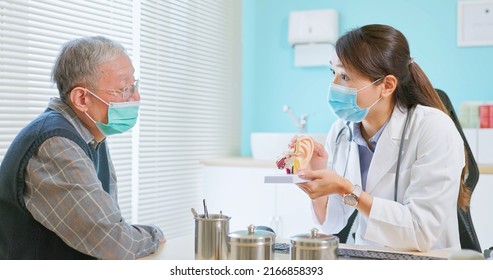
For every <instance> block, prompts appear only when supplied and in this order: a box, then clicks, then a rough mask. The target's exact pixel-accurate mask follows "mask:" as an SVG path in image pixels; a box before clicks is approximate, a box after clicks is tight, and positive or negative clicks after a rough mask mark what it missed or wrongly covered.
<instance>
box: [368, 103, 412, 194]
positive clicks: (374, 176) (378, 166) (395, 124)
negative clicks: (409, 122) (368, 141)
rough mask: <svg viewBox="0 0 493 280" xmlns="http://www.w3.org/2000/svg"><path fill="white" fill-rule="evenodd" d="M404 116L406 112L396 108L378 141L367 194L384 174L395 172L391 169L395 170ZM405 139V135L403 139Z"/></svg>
mask: <svg viewBox="0 0 493 280" xmlns="http://www.w3.org/2000/svg"><path fill="white" fill-rule="evenodd" d="M406 114H407V110H404V111H401V109H399V108H398V107H397V106H396V107H395V108H394V111H393V112H392V117H391V118H390V120H389V123H388V124H387V126H386V127H385V129H384V131H383V132H382V135H381V136H380V138H379V139H378V142H377V146H376V148H375V153H374V155H373V158H372V160H371V163H370V168H369V170H368V177H367V179H366V191H367V192H370V193H371V191H372V190H373V189H374V188H375V186H377V185H378V183H379V182H380V180H382V178H383V177H384V176H385V175H386V174H388V173H389V172H395V170H392V168H394V169H395V166H396V163H397V157H398V153H399V144H400V140H401V136H402V130H403V129H404V123H405V121H406ZM407 137H408V136H407V135H406V136H405V138H407Z"/></svg>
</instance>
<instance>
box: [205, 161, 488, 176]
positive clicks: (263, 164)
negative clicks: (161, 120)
mask: <svg viewBox="0 0 493 280" xmlns="http://www.w3.org/2000/svg"><path fill="white" fill-rule="evenodd" d="M200 163H201V164H203V165H205V166H223V167H254V168H276V164H275V162H270V161H266V160H256V159H253V158H251V157H228V158H216V159H207V160H201V161H200ZM478 166H479V172H480V173H481V174H493V164H492V163H482V164H478Z"/></svg>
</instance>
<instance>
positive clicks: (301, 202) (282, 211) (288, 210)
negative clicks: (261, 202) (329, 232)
mask: <svg viewBox="0 0 493 280" xmlns="http://www.w3.org/2000/svg"><path fill="white" fill-rule="evenodd" d="M275 188H276V201H277V202H276V204H277V205H276V206H277V207H276V217H275V220H274V221H275V223H276V228H277V234H278V236H281V237H284V238H290V237H292V236H293V235H296V234H301V233H305V234H308V233H310V230H311V229H312V228H314V227H315V228H318V229H319V230H321V227H320V226H318V225H317V224H316V223H315V221H314V220H313V217H312V209H311V199H310V198H309V197H308V195H307V194H305V193H304V192H303V191H302V190H301V189H300V188H299V187H298V186H296V185H295V184H278V185H276V186H275Z"/></svg>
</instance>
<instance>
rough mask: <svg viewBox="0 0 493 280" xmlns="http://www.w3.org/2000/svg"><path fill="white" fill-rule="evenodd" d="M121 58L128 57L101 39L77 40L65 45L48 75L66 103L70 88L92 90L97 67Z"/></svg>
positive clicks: (97, 72) (108, 40)
mask: <svg viewBox="0 0 493 280" xmlns="http://www.w3.org/2000/svg"><path fill="white" fill-rule="evenodd" d="M121 55H127V52H126V50H125V48H124V47H123V46H122V45H121V44H120V43H117V42H115V41H112V40H110V39H108V38H105V37H103V36H94V37H83V38H77V39H74V40H71V41H68V42H67V43H65V44H64V45H63V46H62V49H61V50H60V53H59V55H58V57H57V59H56V61H55V64H54V65H53V70H52V74H51V79H52V81H53V82H54V83H56V85H57V88H58V92H59V94H60V98H61V99H62V100H63V101H65V102H66V103H69V102H70V98H69V93H70V91H71V90H72V89H73V88H75V87H77V86H94V81H97V80H98V75H99V67H100V65H101V64H103V63H107V62H110V61H112V60H114V59H116V58H117V57H118V56H121Z"/></svg>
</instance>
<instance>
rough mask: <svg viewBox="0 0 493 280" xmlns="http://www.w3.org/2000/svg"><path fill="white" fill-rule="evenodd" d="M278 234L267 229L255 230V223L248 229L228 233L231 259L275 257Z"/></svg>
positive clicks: (267, 258) (266, 258) (268, 258)
mask: <svg viewBox="0 0 493 280" xmlns="http://www.w3.org/2000/svg"><path fill="white" fill-rule="evenodd" d="M275 239H276V235H275V233H273V232H270V231H266V230H255V226H254V225H250V226H248V229H247V230H241V231H236V232H232V233H230V234H229V235H228V259H229V260H271V259H273V258H274V243H275Z"/></svg>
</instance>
